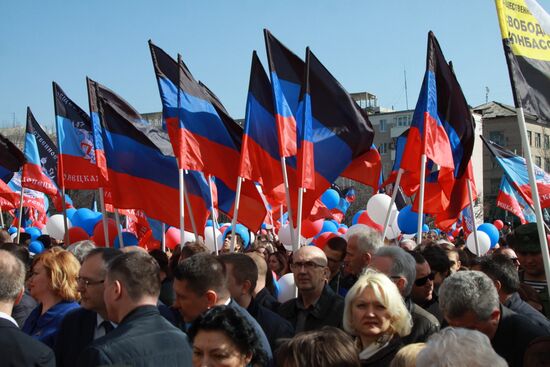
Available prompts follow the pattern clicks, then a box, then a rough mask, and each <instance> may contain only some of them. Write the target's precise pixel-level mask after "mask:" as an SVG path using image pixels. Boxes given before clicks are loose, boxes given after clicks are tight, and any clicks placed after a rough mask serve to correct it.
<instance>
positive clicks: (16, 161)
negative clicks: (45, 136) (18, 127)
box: [0, 134, 26, 183]
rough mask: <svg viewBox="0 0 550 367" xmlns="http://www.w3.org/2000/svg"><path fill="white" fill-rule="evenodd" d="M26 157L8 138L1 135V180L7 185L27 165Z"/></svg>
mask: <svg viewBox="0 0 550 367" xmlns="http://www.w3.org/2000/svg"><path fill="white" fill-rule="evenodd" d="M25 162H26V159H25V155H24V154H23V152H22V151H21V150H19V148H18V147H17V146H15V144H13V143H12V142H11V141H10V140H9V139H8V138H6V137H5V136H4V135H2V134H0V180H2V181H4V183H7V182H9V181H10V180H11V178H12V176H13V173H14V172H17V171H19V170H20V169H21V167H22V166H23V164H25Z"/></svg>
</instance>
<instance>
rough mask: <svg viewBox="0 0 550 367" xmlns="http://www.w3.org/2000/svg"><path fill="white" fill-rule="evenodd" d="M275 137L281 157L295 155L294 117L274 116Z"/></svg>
mask: <svg viewBox="0 0 550 367" xmlns="http://www.w3.org/2000/svg"><path fill="white" fill-rule="evenodd" d="M275 123H276V124H277V135H278V137H279V152H280V153H281V157H291V156H293V155H296V152H297V148H296V120H295V119H294V116H281V115H279V114H276V115H275Z"/></svg>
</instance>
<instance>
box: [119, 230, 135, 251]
mask: <svg viewBox="0 0 550 367" xmlns="http://www.w3.org/2000/svg"><path fill="white" fill-rule="evenodd" d="M122 242H124V247H127V246H137V244H138V243H139V240H138V238H137V237H136V235H135V234H133V233H132V232H122ZM114 247H115V248H119V247H120V241H119V240H118V236H116V237H115V241H114Z"/></svg>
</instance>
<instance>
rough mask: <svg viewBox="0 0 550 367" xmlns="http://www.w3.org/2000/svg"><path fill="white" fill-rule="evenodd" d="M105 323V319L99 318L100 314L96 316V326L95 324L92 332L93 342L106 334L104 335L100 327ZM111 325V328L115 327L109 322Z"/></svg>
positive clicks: (103, 329)
mask: <svg viewBox="0 0 550 367" xmlns="http://www.w3.org/2000/svg"><path fill="white" fill-rule="evenodd" d="M103 321H105V319H104V318H103V317H101V315H100V314H97V321H96V324H95V331H94V340H96V339H97V338H101V337H102V336H104V335H105V334H106V333H105V328H104V327H103V326H102V325H101V323H102V322H103ZM111 325H113V327H116V326H117V325H116V324H113V323H112V322H111Z"/></svg>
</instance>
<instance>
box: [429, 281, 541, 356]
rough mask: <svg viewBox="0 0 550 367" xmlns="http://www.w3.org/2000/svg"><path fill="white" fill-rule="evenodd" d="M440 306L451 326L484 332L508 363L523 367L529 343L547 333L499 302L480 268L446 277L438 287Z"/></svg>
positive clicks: (491, 283)
mask: <svg viewBox="0 0 550 367" xmlns="http://www.w3.org/2000/svg"><path fill="white" fill-rule="evenodd" d="M439 306H440V307H441V311H442V313H443V316H444V317H445V319H446V320H447V322H448V323H449V325H450V326H453V327H464V328H467V329H474V330H478V331H480V332H482V333H484V334H485V335H487V336H488V337H489V339H490V340H491V344H492V346H493V348H494V350H495V351H496V352H497V353H498V354H499V355H500V356H501V357H502V358H504V359H505V360H506V362H508V364H509V365H510V366H522V365H523V356H524V354H525V350H526V349H527V346H528V345H529V343H530V342H531V341H532V340H534V339H536V338H538V337H541V336H546V335H548V333H547V332H546V331H545V330H544V329H541V328H539V327H537V326H536V325H535V324H533V323H532V322H531V321H529V319H527V318H525V317H524V316H521V315H518V314H516V313H515V312H513V311H511V310H510V309H508V308H506V307H504V306H502V305H500V304H499V298H498V293H497V290H496V288H495V286H494V284H493V281H492V280H491V279H490V278H489V277H488V276H487V275H485V274H484V273H482V272H479V271H459V272H456V273H455V274H453V275H451V276H450V277H448V278H447V279H445V281H444V282H443V284H442V285H441V287H440V290H439ZM465 352H467V351H465Z"/></svg>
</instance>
